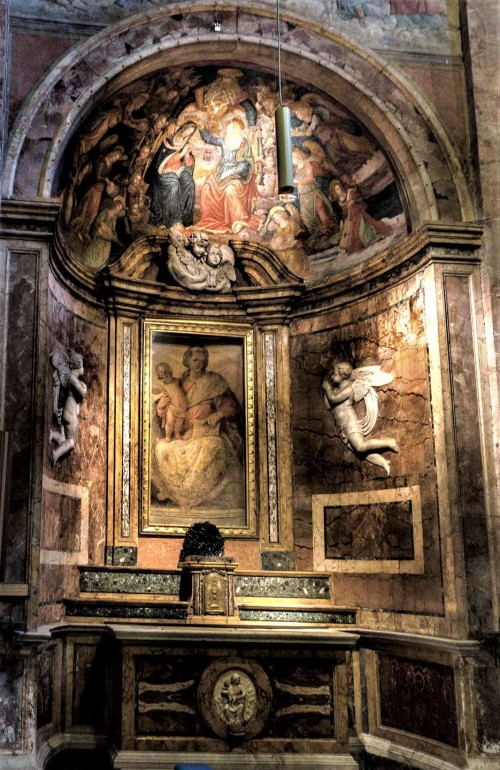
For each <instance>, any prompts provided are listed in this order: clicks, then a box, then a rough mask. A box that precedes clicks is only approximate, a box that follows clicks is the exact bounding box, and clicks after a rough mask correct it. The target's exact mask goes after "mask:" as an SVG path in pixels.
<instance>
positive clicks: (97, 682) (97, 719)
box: [71, 642, 109, 730]
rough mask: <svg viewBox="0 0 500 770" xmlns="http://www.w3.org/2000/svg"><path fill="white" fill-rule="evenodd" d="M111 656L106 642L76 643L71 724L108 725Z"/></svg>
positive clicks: (100, 727) (97, 728) (98, 726)
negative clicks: (109, 657)
mask: <svg viewBox="0 0 500 770" xmlns="http://www.w3.org/2000/svg"><path fill="white" fill-rule="evenodd" d="M108 666H109V660H108V655H107V651H106V645H105V643H101V644H100V645H99V644H96V643H95V642H89V643H88V644H84V643H81V642H78V643H75V644H74V646H73V672H72V680H73V692H72V709H71V724H72V725H75V726H76V725H80V726H83V725H85V726H91V727H93V728H95V729H96V730H99V729H102V728H104V727H105V725H106V718H107V709H108V708H109V700H108V696H107V692H108V689H107V687H108V682H109V670H108Z"/></svg>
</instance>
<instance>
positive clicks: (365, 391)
mask: <svg viewBox="0 0 500 770" xmlns="http://www.w3.org/2000/svg"><path fill="white" fill-rule="evenodd" d="M393 379H394V378H393V376H392V374H388V373H387V372H384V371H382V369H381V368H380V366H378V365H377V366H360V367H358V368H357V369H353V367H352V366H351V364H349V363H348V362H347V361H341V362H340V363H336V364H334V365H333V366H332V368H331V370H330V372H329V374H328V375H327V377H325V379H324V380H323V385H322V387H323V393H324V397H325V402H326V405H327V407H328V409H332V410H333V415H334V418H335V422H336V424H337V426H338V427H339V429H340V437H341V439H342V441H343V442H344V444H345V445H346V446H347V447H349V449H350V450H351V451H352V452H354V453H355V454H360V455H362V456H363V459H365V460H368V462H369V463H373V465H378V466H379V467H380V468H383V469H384V471H385V472H386V474H387V475H388V476H389V475H390V472H391V466H390V463H389V461H388V460H386V459H385V457H382V455H381V454H380V452H381V451H390V452H399V447H398V445H397V443H396V441H395V440H394V439H392V438H384V437H381V438H368V436H369V435H370V433H371V432H372V430H373V428H374V427H375V423H376V421H377V417H378V398H377V394H376V392H375V390H374V387H380V386H382V385H388V384H389V383H390V382H392V380H393ZM361 399H363V400H364V402H365V409H366V411H365V415H364V416H363V417H362V418H360V417H358V415H357V413H356V410H355V409H354V403H355V402H358V401H361Z"/></svg>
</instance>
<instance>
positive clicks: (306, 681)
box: [269, 660, 335, 739]
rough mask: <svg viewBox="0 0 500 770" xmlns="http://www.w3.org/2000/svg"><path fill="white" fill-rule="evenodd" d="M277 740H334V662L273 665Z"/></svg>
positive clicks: (272, 728)
mask: <svg viewBox="0 0 500 770" xmlns="http://www.w3.org/2000/svg"><path fill="white" fill-rule="evenodd" d="M269 665H270V671H269V674H270V678H271V682H272V687H273V712H274V714H273V719H272V720H271V722H270V724H269V736H270V737H273V738H290V739H294V738H334V737H335V724H334V705H333V704H334V693H333V673H334V669H333V665H332V663H331V661H330V662H329V661H320V660H318V661H310V660H304V661H290V660H282V661H271V662H270V664H269Z"/></svg>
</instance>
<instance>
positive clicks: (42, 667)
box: [36, 647, 54, 729]
mask: <svg viewBox="0 0 500 770" xmlns="http://www.w3.org/2000/svg"><path fill="white" fill-rule="evenodd" d="M53 683H54V648H53V647H48V648H46V649H44V650H42V651H41V652H40V654H39V655H38V658H37V688H36V725H37V728H38V729H40V728H41V727H44V726H45V725H49V724H50V723H51V722H52V707H53V706H52V704H53V696H54V684H53Z"/></svg>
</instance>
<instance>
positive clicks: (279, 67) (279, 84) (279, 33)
mask: <svg viewBox="0 0 500 770" xmlns="http://www.w3.org/2000/svg"><path fill="white" fill-rule="evenodd" d="M276 29H277V32H278V93H279V100H280V107H282V106H283V92H282V88H281V24H280V0H276Z"/></svg>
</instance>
